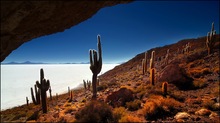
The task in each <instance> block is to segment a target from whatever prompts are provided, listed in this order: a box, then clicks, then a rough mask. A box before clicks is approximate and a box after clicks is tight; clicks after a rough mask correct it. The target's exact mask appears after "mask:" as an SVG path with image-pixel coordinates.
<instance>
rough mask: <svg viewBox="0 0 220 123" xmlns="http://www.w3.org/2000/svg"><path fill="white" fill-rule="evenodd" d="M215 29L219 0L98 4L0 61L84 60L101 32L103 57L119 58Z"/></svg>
mask: <svg viewBox="0 0 220 123" xmlns="http://www.w3.org/2000/svg"><path fill="white" fill-rule="evenodd" d="M212 22H214V23H215V29H216V31H217V33H219V1H209V0H207V1H194V2H192V1H180V2H179V1H164V2H161V1H135V2H131V3H128V4H120V5H116V6H112V7H106V8H102V9H101V10H100V11H98V12H97V13H96V14H95V15H94V16H93V17H91V18H89V19H88V20H86V21H84V22H82V23H80V24H78V25H76V26H74V27H72V28H70V29H66V30H65V31H64V32H59V33H55V34H51V35H48V36H43V37H39V38H36V39H33V40H32V41H30V42H27V43H24V44H23V45H22V46H20V47H19V48H18V49H16V50H14V51H13V52H12V53H11V54H10V55H9V56H8V57H7V58H6V59H5V60H4V61H3V63H7V62H11V61H15V62H24V61H32V62H49V63H66V62H70V63H73V62H75V63H76V62H77V63H79V62H89V49H97V34H100V35H101V43H102V50H103V62H104V63H120V62H124V61H127V60H129V59H131V58H133V57H134V56H135V55H137V54H139V53H142V52H144V51H146V50H148V49H151V48H154V47H159V46H164V45H167V44H172V43H175V42H177V41H179V40H181V39H187V38H197V37H201V36H206V35H207V32H208V31H210V30H211V23H212Z"/></svg>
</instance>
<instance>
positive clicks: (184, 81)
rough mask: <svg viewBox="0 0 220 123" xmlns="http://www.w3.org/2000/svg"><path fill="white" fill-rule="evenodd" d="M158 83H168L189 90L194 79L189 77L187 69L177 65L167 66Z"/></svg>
mask: <svg viewBox="0 0 220 123" xmlns="http://www.w3.org/2000/svg"><path fill="white" fill-rule="evenodd" d="M158 81H159V82H163V81H167V82H168V83H172V84H174V85H176V86H177V87H178V88H179V89H189V88H191V87H192V83H193V79H192V78H190V77H189V76H187V74H186V71H185V69H183V68H180V67H179V65H178V64H177V63H174V64H169V65H167V66H166V67H165V68H164V69H163V70H162V71H161V72H160V75H159V76H158Z"/></svg>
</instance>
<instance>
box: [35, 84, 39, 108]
mask: <svg viewBox="0 0 220 123" xmlns="http://www.w3.org/2000/svg"><path fill="white" fill-rule="evenodd" d="M34 90H35V97H36V103H37V104H40V89H37V85H36V84H35V85H34Z"/></svg>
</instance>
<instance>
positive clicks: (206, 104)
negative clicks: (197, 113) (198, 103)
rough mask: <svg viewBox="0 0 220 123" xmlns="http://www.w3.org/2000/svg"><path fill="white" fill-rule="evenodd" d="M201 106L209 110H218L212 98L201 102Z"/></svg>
mask: <svg viewBox="0 0 220 123" xmlns="http://www.w3.org/2000/svg"><path fill="white" fill-rule="evenodd" d="M202 106H203V107H205V108H208V109H210V110H214V111H218V110H219V106H217V105H216V104H215V101H213V100H206V101H203V102H202Z"/></svg>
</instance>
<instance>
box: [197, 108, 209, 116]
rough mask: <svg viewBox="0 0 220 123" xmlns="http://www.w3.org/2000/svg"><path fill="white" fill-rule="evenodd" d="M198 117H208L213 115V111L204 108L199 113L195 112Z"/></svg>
mask: <svg viewBox="0 0 220 123" xmlns="http://www.w3.org/2000/svg"><path fill="white" fill-rule="evenodd" d="M195 114H196V115H200V116H208V115H210V114H211V111H210V110H208V109H205V108H202V109H200V110H198V111H196V112H195Z"/></svg>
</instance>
